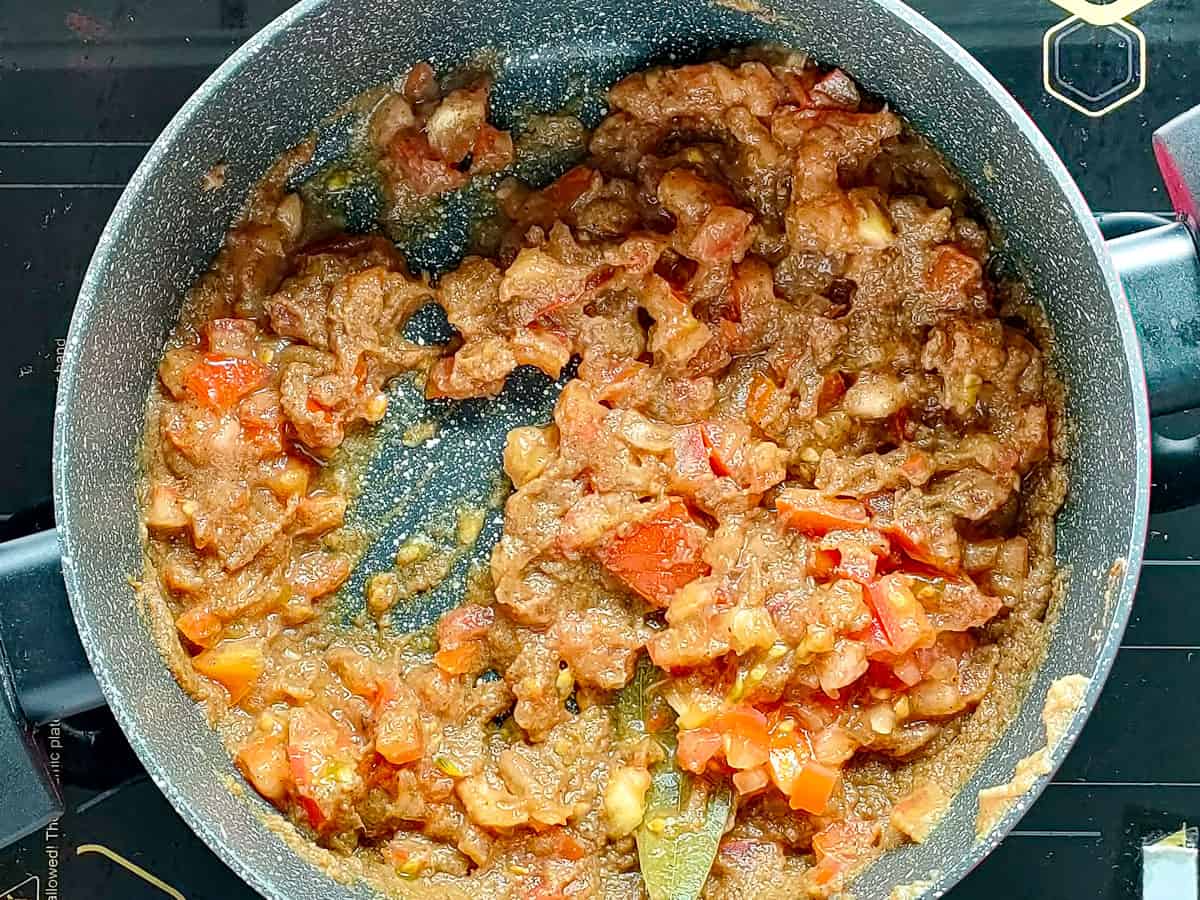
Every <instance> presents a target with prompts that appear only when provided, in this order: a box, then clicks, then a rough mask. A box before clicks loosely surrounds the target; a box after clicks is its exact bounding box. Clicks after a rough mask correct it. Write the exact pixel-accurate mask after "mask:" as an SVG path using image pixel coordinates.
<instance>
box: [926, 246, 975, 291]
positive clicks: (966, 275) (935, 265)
mask: <svg viewBox="0 0 1200 900" xmlns="http://www.w3.org/2000/svg"><path fill="white" fill-rule="evenodd" d="M982 278H983V267H982V266H981V265H980V264H979V261H978V260H976V259H974V258H972V257H970V256H967V254H965V253H963V252H962V251H961V250H959V249H958V248H957V247H955V246H954V245H953V244H942V245H941V246H939V247H938V248H937V249H935V250H934V251H933V255H932V262H931V263H930V265H929V271H928V273H927V274H926V276H925V283H926V284H927V285H928V286H929V289H930V290H933V291H939V292H944V291H949V292H958V291H969V290H971V289H972V288H977V287H978V286H979V283H980V281H981V279H982Z"/></svg>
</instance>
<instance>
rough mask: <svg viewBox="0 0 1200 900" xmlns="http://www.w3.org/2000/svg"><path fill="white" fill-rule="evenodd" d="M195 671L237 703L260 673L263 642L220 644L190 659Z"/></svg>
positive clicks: (239, 641) (252, 640) (248, 639)
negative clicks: (227, 692)
mask: <svg viewBox="0 0 1200 900" xmlns="http://www.w3.org/2000/svg"><path fill="white" fill-rule="evenodd" d="M192 665H193V666H194V667H195V669H196V671H197V672H199V673H200V674H201V675H203V676H205V677H206V678H211V679H212V680H213V681H216V682H219V683H220V684H221V685H223V686H224V687H225V690H227V691H229V699H230V701H232V702H233V703H237V702H238V701H239V700H241V699H242V697H244V696H245V695H246V692H247V691H248V690H250V685H252V684H253V683H254V682H255V681H257V680H258V676H260V675H261V674H262V673H263V669H264V668H265V664H264V662H263V650H262V642H261V641H260V640H259V639H258V638H239V639H237V640H230V641H222V642H221V643H219V644H217V645H216V646H215V647H213V648H212V649H211V650H205V651H204V652H203V653H200V654H199V655H197V656H194V657H192Z"/></svg>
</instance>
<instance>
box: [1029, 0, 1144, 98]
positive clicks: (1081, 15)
mask: <svg viewBox="0 0 1200 900" xmlns="http://www.w3.org/2000/svg"><path fill="white" fill-rule="evenodd" d="M1051 2H1052V3H1054V4H1055V5H1057V6H1060V7H1062V8H1063V9H1065V10H1067V11H1068V12H1070V13H1072V15H1071V16H1070V18H1067V19H1065V20H1063V21H1062V22H1059V23H1058V24H1057V25H1055V26H1053V27H1052V28H1049V29H1047V31H1046V33H1045V35H1044V36H1043V38H1042V83H1043V84H1044V86H1045V88H1046V92H1047V93H1048V94H1050V96H1052V97H1054V98H1055V99H1056V100H1059V101H1061V102H1062V103H1065V104H1066V105H1067V106H1069V107H1071V108H1072V109H1074V110H1076V111H1077V112H1081V113H1083V114H1084V115H1085V116H1089V117H1091V118H1099V117H1100V116H1104V115H1107V114H1108V113H1110V112H1112V111H1113V110H1114V109H1116V108H1117V107H1119V106H1124V105H1125V104H1126V103H1128V102H1129V101H1130V100H1132V99H1133V98H1134V97H1137V96H1138V95H1140V94H1141V93H1142V92H1143V91H1145V90H1146V36H1145V35H1144V34H1143V33H1142V31H1141V29H1139V28H1138V27H1137V26H1136V25H1134V24H1133V23H1131V22H1126V21H1125V16H1128V15H1129V14H1131V13H1133V12H1136V11H1137V10H1139V9H1141V8H1142V7H1144V6H1147V5H1149V4H1150V3H1152V2H1153V0H1113V2H1111V3H1094V2H1092V0H1051ZM1099 53H1103V54H1105V57H1104V58H1102V59H1097V54H1099Z"/></svg>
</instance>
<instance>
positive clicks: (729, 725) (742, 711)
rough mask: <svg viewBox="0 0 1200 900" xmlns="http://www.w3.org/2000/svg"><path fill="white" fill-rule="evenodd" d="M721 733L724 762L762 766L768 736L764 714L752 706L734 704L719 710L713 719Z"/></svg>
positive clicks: (744, 766)
mask: <svg viewBox="0 0 1200 900" xmlns="http://www.w3.org/2000/svg"><path fill="white" fill-rule="evenodd" d="M711 727H712V729H713V730H714V731H717V732H718V733H720V735H721V741H722V746H723V747H724V750H725V761H726V762H727V763H729V765H730V766H731V767H732V768H734V769H753V768H755V767H756V766H761V765H765V764H766V762H767V756H768V750H769V747H770V741H771V736H770V733H769V732H768V730H767V717H766V716H764V715H763V714H762V713H761V712H759V711H758V710H757V709H755V708H754V707H752V706H737V707H734V708H733V709H730V710H727V711H726V712H723V713H721V715H719V716H718V717H717V718H716V719H714V720H713V722H712V726H711Z"/></svg>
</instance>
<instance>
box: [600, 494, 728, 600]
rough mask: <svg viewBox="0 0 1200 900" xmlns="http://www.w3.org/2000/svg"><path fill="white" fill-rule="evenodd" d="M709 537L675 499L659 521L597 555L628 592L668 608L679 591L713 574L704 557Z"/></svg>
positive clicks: (613, 542) (612, 542)
mask: <svg viewBox="0 0 1200 900" xmlns="http://www.w3.org/2000/svg"><path fill="white" fill-rule="evenodd" d="M705 536H706V533H705V531H704V529H703V528H701V527H700V526H699V525H698V524H696V522H695V521H694V520H693V519H692V516H691V514H690V513H689V512H688V510H687V507H686V506H685V505H684V504H683V501H681V500H677V499H673V500H671V502H670V504H669V505H668V506H667V508H666V509H664V510H663V511H662V512H660V513H659V514H658V515H656V516H655V517H654V518H652V519H649V520H647V521H645V522H642V523H640V524H638V525H636V526H635V527H634V528H633V530H632V531H630V532H629V534H627V535H625V536H624V537H620V536H618V537H614V538H613V539H611V540H610V541H609V542H608V543H606V544H603V545H602V546H601V547H600V548H599V549H598V550H597V551H596V555H597V557H598V558H599V560H600V562H601V563H603V564H604V566H605V568H607V569H608V570H609V571H610V572H611V573H612V574H613V575H615V576H616V577H617V578H619V579H620V580H621V581H623V582H624V583H625V584H626V585H627V586H628V587H630V588H631V589H633V590H634V591H636V592H637V593H638V594H640V595H641V596H642V597H644V598H645V599H646V600H648V601H649V602H650V603H652V604H654V605H655V606H659V607H665V606H667V605H668V604H669V603H670V602H671V597H672V596H673V595H674V594H675V592H676V591H677V590H679V588H681V587H683V586H684V585H685V584H688V583H689V582H692V581H695V580H696V579H697V578H702V577H703V576H705V575H707V574H708V573H709V572H710V571H711V568H710V567H709V565H708V563H706V562H704V560H703V559H702V558H701V553H702V552H703V549H704V547H703V543H704V540H705Z"/></svg>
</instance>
